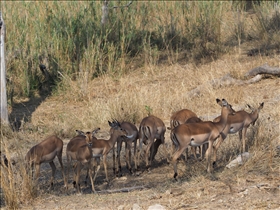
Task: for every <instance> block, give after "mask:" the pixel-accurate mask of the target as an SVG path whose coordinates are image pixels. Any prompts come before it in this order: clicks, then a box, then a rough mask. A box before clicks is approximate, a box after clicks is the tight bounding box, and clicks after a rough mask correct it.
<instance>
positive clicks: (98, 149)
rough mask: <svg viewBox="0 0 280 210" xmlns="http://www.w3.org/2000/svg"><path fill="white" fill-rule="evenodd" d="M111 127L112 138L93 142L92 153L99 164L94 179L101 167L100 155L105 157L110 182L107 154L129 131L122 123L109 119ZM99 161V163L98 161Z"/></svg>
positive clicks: (104, 162) (104, 161)
mask: <svg viewBox="0 0 280 210" xmlns="http://www.w3.org/2000/svg"><path fill="white" fill-rule="evenodd" d="M108 123H109V126H110V127H111V129H110V138H109V140H105V139H98V140H94V141H93V142H92V155H93V158H94V162H95V164H94V165H96V164H97V169H96V172H95V175H94V180H95V179H96V176H97V172H98V171H99V169H100V157H103V165H104V170H105V174H106V181H107V182H108V183H109V179H108V172H107V155H108V153H109V152H110V151H111V150H112V148H113V147H114V145H115V143H116V141H117V139H118V138H119V137H121V136H128V135H127V131H126V130H125V129H123V127H122V126H121V124H120V123H119V122H118V121H117V120H114V121H113V122H110V121H108ZM96 162H97V163H96Z"/></svg>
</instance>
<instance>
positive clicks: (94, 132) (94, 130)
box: [92, 128, 100, 135]
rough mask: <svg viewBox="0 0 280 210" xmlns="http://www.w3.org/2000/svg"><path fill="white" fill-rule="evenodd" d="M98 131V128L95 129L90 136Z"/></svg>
mask: <svg viewBox="0 0 280 210" xmlns="http://www.w3.org/2000/svg"><path fill="white" fill-rule="evenodd" d="M98 131H100V128H96V129H95V130H93V131H92V135H93V134H95V133H97V132H98Z"/></svg>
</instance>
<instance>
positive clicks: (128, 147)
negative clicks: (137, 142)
mask: <svg viewBox="0 0 280 210" xmlns="http://www.w3.org/2000/svg"><path fill="white" fill-rule="evenodd" d="M131 144H132V142H131V141H129V142H126V143H125V161H126V167H127V169H128V170H129V172H130V173H132V171H131V146H132V145H131Z"/></svg>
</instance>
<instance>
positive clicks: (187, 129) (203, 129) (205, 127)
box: [171, 99, 234, 180]
mask: <svg viewBox="0 0 280 210" xmlns="http://www.w3.org/2000/svg"><path fill="white" fill-rule="evenodd" d="M216 101H217V103H218V104H219V105H220V106H222V111H221V116H222V117H221V119H220V121H219V122H211V121H203V122H199V123H189V124H181V125H179V126H177V127H175V128H174V130H173V132H172V141H173V143H174V144H175V145H176V147H177V151H176V152H175V153H174V154H173V157H172V161H171V162H172V164H173V167H174V178H175V180H176V177H177V175H178V173H177V159H178V157H180V155H181V154H182V152H184V150H185V149H187V147H188V146H189V145H191V146H200V145H202V144H205V143H209V146H208V149H207V151H206V162H207V171H208V172H209V173H211V171H212V164H210V162H211V154H212V149H215V148H213V143H214V141H215V140H216V139H217V138H218V137H219V136H220V133H221V132H222V130H223V129H224V128H225V126H226V123H227V119H228V115H229V114H234V110H233V109H232V107H231V105H230V104H228V103H227V101H226V100H225V99H222V100H220V99H216Z"/></svg>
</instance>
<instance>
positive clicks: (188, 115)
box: [167, 109, 207, 161]
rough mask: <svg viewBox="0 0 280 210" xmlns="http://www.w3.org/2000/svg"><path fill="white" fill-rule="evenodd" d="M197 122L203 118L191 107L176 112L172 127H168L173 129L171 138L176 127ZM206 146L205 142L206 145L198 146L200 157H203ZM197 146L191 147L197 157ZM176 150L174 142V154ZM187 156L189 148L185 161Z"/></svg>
mask: <svg viewBox="0 0 280 210" xmlns="http://www.w3.org/2000/svg"><path fill="white" fill-rule="evenodd" d="M197 122H202V120H201V119H200V118H199V117H198V116H197V115H196V114H195V113H194V112H193V111H191V110H189V109H181V110H179V111H177V112H175V113H174V114H173V115H172V116H171V117H170V127H168V128H167V129H169V130H171V132H170V139H171V136H172V129H174V128H175V127H177V126H178V125H181V124H185V123H197ZM206 146H207V145H206V144H205V145H201V146H199V147H198V148H199V153H200V159H203V153H204V150H205V147H206ZM196 148H197V147H191V151H192V153H193V155H194V157H195V159H197V156H196ZM174 152H175V145H174V144H172V154H174ZM187 157H188V149H186V156H185V161H186V160H187Z"/></svg>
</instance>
